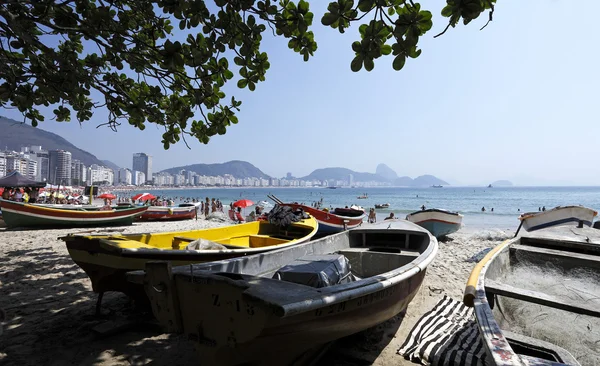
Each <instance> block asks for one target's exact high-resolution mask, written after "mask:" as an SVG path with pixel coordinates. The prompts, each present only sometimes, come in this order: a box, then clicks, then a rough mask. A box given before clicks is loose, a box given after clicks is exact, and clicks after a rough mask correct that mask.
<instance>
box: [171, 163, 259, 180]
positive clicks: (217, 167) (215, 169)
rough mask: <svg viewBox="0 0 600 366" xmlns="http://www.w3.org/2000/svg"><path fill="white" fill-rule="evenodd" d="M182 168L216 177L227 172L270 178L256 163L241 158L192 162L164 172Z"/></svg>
mask: <svg viewBox="0 0 600 366" xmlns="http://www.w3.org/2000/svg"><path fill="white" fill-rule="evenodd" d="M181 170H186V171H192V172H195V173H196V174H199V175H208V176H214V177H216V176H218V175H221V176H223V175H225V174H231V175H233V176H234V177H236V178H240V179H243V178H248V177H255V178H265V179H268V178H270V177H269V176H268V175H266V174H265V173H263V172H262V171H261V170H260V169H258V168H257V167H255V166H254V165H252V164H250V163H248V162H246V161H241V160H232V161H228V162H226V163H219V164H192V165H185V166H178V167H175V168H169V169H165V170H163V172H166V173H169V174H177V173H179V171H181Z"/></svg>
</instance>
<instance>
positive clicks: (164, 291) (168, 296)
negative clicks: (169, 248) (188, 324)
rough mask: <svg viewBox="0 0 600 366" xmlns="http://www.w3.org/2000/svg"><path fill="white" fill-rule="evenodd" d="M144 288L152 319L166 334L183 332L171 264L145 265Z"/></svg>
mask: <svg viewBox="0 0 600 366" xmlns="http://www.w3.org/2000/svg"><path fill="white" fill-rule="evenodd" d="M144 286H145V289H146V294H147V295H148V298H149V299H150V304H151V305H152V312H153V313H154V317H155V318H156V319H157V320H158V321H159V323H160V324H162V325H163V327H164V328H165V330H166V331H167V333H181V332H182V331H183V325H182V322H181V310H180V309H179V298H178V297H177V288H176V286H175V281H174V280H173V273H172V272H171V262H164V261H160V262H152V261H150V262H148V263H146V276H145V279H144Z"/></svg>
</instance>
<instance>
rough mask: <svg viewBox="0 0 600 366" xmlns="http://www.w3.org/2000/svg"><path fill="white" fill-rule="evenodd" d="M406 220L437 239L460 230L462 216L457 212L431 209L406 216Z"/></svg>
mask: <svg viewBox="0 0 600 366" xmlns="http://www.w3.org/2000/svg"><path fill="white" fill-rule="evenodd" d="M406 219H407V220H408V221H410V222H414V223H415V224H417V225H419V226H422V227H424V228H425V229H427V230H429V232H430V233H432V234H433V236H435V237H436V238H438V239H439V238H441V237H443V236H446V235H449V234H452V233H455V232H457V231H458V230H460V227H461V225H462V219H463V215H461V214H459V213H458V212H452V211H447V210H441V209H438V208H431V209H427V210H421V211H415V212H413V213H410V214H408V215H406Z"/></svg>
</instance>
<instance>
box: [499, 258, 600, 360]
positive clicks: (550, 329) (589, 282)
mask: <svg viewBox="0 0 600 366" xmlns="http://www.w3.org/2000/svg"><path fill="white" fill-rule="evenodd" d="M516 256H517V259H518V263H517V264H516V265H515V264H513V265H512V266H511V269H512V270H511V271H507V273H506V275H505V277H504V278H502V279H500V281H501V282H503V283H506V284H509V285H511V286H514V287H518V288H522V289H526V290H531V291H537V292H541V293H543V294H546V295H550V296H553V297H555V298H558V299H560V300H562V301H568V302H571V303H575V304H581V305H586V306H588V307H592V308H595V309H600V273H598V270H597V269H592V268H590V267H574V268H566V269H565V268H563V267H562V266H559V262H558V261H544V262H541V261H540V260H539V258H537V259H536V258H535V257H534V255H532V254H526V253H523V252H517V253H516ZM498 301H499V302H498V305H497V307H496V309H495V312H496V313H497V315H496V319H497V320H498V322H499V324H500V326H501V328H503V329H506V330H509V331H512V332H514V333H520V334H523V335H525V336H528V337H532V338H536V339H540V340H543V341H546V342H550V343H552V344H555V345H557V346H559V347H562V348H564V349H566V350H567V351H569V352H570V353H571V354H572V355H573V357H575V358H576V359H577V360H578V361H579V362H580V363H581V364H582V365H600V318H598V317H593V316H587V315H581V314H575V313H572V312H569V311H564V310H560V309H555V308H551V307H547V306H543V305H538V304H533V303H529V302H524V301H520V300H515V299H511V298H508V297H499V298H498Z"/></svg>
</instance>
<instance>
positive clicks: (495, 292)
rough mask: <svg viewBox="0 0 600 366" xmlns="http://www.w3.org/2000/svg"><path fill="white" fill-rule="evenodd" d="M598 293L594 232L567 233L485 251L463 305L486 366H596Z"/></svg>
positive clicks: (547, 233)
mask: <svg viewBox="0 0 600 366" xmlns="http://www.w3.org/2000/svg"><path fill="white" fill-rule="evenodd" d="M599 293H600V232H599V231H598V230H596V229H592V228H588V227H583V226H580V227H576V226H575V225H571V226H558V227H550V228H546V229H541V230H537V231H535V232H532V233H525V234H523V235H522V236H520V237H517V238H514V239H511V240H507V241H505V242H504V243H502V244H500V245H498V246H497V247H495V248H494V249H492V250H491V251H490V252H488V254H487V255H486V256H485V257H484V258H483V259H482V260H481V261H480V262H479V263H478V264H477V265H476V266H475V268H474V269H473V271H472V273H471V276H470V278H469V280H468V282H467V287H466V289H465V295H464V302H465V304H466V305H468V306H471V307H474V313H475V316H476V319H477V324H478V326H479V331H480V334H481V336H482V339H483V341H484V342H483V343H484V346H485V348H486V350H487V355H488V356H489V359H490V360H492V364H494V365H523V366H525V365H555V366H557V365H598V364H600V347H598V342H599V341H600V336H598V332H597V329H600V298H599V297H598V294H599Z"/></svg>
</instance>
